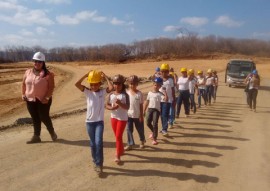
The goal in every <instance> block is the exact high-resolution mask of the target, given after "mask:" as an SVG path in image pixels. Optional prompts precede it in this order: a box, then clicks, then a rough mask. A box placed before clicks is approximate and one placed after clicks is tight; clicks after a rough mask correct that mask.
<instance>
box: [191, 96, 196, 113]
mask: <svg viewBox="0 0 270 191" xmlns="http://www.w3.org/2000/svg"><path fill="white" fill-rule="evenodd" d="M190 109H191V110H193V113H196V103H195V97H194V94H190Z"/></svg>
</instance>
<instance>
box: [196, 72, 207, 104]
mask: <svg viewBox="0 0 270 191" xmlns="http://www.w3.org/2000/svg"><path fill="white" fill-rule="evenodd" d="M205 81H206V80H205V76H204V75H203V71H201V70H198V76H197V87H198V92H197V95H198V108H200V107H201V106H202V98H203V101H204V105H206V97H205V94H206V93H205Z"/></svg>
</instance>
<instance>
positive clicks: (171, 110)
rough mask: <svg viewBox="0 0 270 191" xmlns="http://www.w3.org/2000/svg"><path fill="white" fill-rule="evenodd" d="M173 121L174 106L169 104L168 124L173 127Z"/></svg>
mask: <svg viewBox="0 0 270 191" xmlns="http://www.w3.org/2000/svg"><path fill="white" fill-rule="evenodd" d="M174 121H175V104H171V107H170V112H169V124H170V125H173V123H174Z"/></svg>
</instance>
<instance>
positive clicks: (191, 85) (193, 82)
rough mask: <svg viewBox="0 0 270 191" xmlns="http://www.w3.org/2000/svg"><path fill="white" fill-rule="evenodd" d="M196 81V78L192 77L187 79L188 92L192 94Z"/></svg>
mask: <svg viewBox="0 0 270 191" xmlns="http://www.w3.org/2000/svg"><path fill="white" fill-rule="evenodd" d="M196 83H197V81H196V79H195V78H193V79H192V80H190V81H189V93H190V94H194V93H195V84H196Z"/></svg>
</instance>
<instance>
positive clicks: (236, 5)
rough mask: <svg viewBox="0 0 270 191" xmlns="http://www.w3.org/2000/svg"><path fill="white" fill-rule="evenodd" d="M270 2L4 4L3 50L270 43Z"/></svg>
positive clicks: (0, 17) (31, 0)
mask: <svg viewBox="0 0 270 191" xmlns="http://www.w3.org/2000/svg"><path fill="white" fill-rule="evenodd" d="M269 10H270V0H0V25H1V28H0V36H1V38H0V47H1V48H3V47H7V46H14V45H15V46H20V45H22V46H29V47H31V46H35V45H40V46H42V47H45V48H53V47H60V46H75V47H79V46H89V45H104V44H110V43H124V44H131V43H133V42H135V41H141V40H146V39H151V38H160V37H169V38H175V37H177V36H181V35H185V34H186V33H187V31H188V32H193V33H196V34H197V35H198V36H199V37H204V36H207V35H217V36H222V37H232V38H245V39H261V40H270V11H269Z"/></svg>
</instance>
